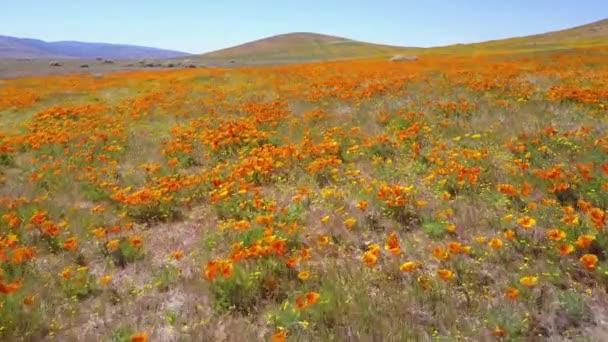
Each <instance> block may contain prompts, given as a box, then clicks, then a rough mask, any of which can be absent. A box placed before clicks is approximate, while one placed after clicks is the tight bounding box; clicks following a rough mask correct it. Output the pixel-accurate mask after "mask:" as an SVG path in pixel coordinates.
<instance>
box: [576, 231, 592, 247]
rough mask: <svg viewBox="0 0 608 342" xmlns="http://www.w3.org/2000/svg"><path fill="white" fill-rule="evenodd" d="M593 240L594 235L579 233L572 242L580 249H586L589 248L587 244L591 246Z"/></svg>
mask: <svg viewBox="0 0 608 342" xmlns="http://www.w3.org/2000/svg"><path fill="white" fill-rule="evenodd" d="M593 241H595V235H588V234H585V235H581V236H579V237H578V239H576V242H575V243H574V244H575V245H576V247H578V248H580V249H586V248H589V246H591V243H593Z"/></svg>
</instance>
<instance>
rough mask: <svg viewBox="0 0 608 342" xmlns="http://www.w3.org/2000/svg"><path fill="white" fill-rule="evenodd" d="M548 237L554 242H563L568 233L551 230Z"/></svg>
mask: <svg viewBox="0 0 608 342" xmlns="http://www.w3.org/2000/svg"><path fill="white" fill-rule="evenodd" d="M547 236H548V237H549V239H551V240H553V241H561V240H563V239H565V238H566V232H564V231H563V230H561V229H549V231H547Z"/></svg>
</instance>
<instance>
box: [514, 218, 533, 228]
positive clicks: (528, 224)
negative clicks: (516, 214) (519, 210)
mask: <svg viewBox="0 0 608 342" xmlns="http://www.w3.org/2000/svg"><path fill="white" fill-rule="evenodd" d="M517 224H518V225H519V226H520V227H522V228H524V229H530V228H532V227H534V226H535V225H536V220H535V219H533V218H532V217H530V216H527V215H526V216H524V217H522V218H519V219H518V220H517Z"/></svg>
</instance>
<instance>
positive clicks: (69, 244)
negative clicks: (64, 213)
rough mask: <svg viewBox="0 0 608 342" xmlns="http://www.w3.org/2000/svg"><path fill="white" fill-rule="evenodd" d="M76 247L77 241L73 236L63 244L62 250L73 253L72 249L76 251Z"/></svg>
mask: <svg viewBox="0 0 608 342" xmlns="http://www.w3.org/2000/svg"><path fill="white" fill-rule="evenodd" d="M77 246H78V239H77V238H76V237H74V236H72V237H71V238H69V239H67V240H65V241H64V242H63V248H65V249H67V250H68V251H73V250H74V249H76V247H77Z"/></svg>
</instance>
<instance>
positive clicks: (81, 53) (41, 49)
mask: <svg viewBox="0 0 608 342" xmlns="http://www.w3.org/2000/svg"><path fill="white" fill-rule="evenodd" d="M189 55H190V54H188V53H185V52H180V51H172V50H164V49H157V48H152V47H145V46H136V45H121V44H107V43H83V42H76V41H61V42H45V41H43V40H39V39H30V38H16V37H9V36H0V59H9V58H11V59H22V58H28V59H95V58H104V59H141V58H156V59H162V58H176V57H186V56H189Z"/></svg>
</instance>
